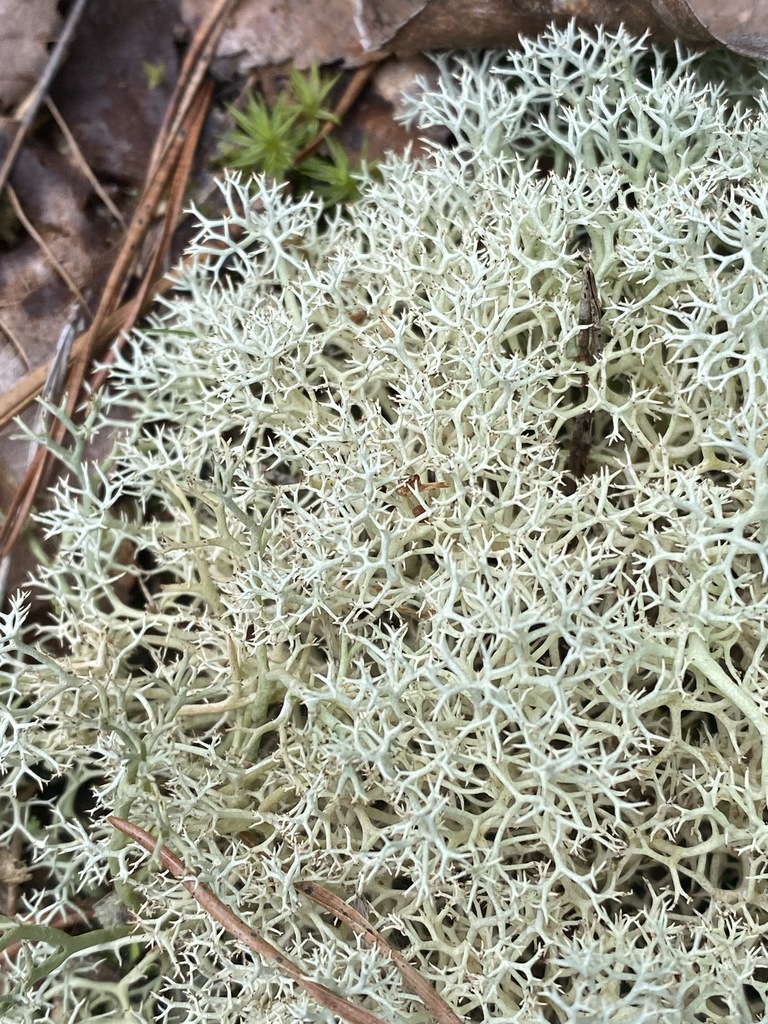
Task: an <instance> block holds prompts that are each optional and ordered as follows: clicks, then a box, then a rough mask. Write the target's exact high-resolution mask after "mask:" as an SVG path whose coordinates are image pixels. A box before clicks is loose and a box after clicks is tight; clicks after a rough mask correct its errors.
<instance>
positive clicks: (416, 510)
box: [396, 473, 450, 519]
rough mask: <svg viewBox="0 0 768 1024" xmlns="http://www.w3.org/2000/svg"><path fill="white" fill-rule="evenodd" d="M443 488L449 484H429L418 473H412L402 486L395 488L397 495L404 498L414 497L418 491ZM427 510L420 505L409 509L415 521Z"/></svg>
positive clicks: (439, 482)
mask: <svg viewBox="0 0 768 1024" xmlns="http://www.w3.org/2000/svg"><path fill="white" fill-rule="evenodd" d="M445 487H450V484H447V483H444V482H441V481H438V482H436V483H430V482H429V481H428V480H422V479H421V477H420V476H419V474H418V473H413V474H412V475H411V476H409V477H408V479H407V480H406V481H405V483H404V484H401V485H400V486H399V487H398V488H396V490H397V493H398V494H402V495H403V496H404V497H406V498H408V497H415V496H416V495H417V494H418V492H419V491H440V490H442V489H443V488H445ZM426 511H427V510H426V509H425V508H424V506H423V505H422V504H420V503H419V504H416V505H413V506H412V507H411V514H412V515H413V517H414V518H415V519H418V517H419V516H423V515H424V513H425V512H426Z"/></svg>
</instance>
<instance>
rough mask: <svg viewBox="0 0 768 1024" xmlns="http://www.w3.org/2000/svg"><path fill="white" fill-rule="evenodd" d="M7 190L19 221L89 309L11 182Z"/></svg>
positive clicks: (74, 293) (71, 289)
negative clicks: (28, 213) (30, 216)
mask: <svg viewBox="0 0 768 1024" xmlns="http://www.w3.org/2000/svg"><path fill="white" fill-rule="evenodd" d="M5 190H6V192H7V194H8V198H9V199H10V201H11V206H12V207H13V212H14V213H15V214H16V216H17V217H18V218H19V221H20V222H21V224H22V225H23V227H24V230H25V231H26V232H27V234H28V235H29V236H30V237H31V238H33V239H34V240H35V241H36V242H37V244H38V245H39V246H40V248H41V249H42V251H43V252H44V253H45V256H46V259H47V260H48V262H49V263H50V265H51V266H52V267H53V270H54V271H55V273H57V274H58V275H59V277H60V278H61V279H62V281H63V282H64V284H65V285H66V286H67V288H69V290H70V291H71V292H72V294H73V295H74V297H75V298H76V299H77V301H78V302H79V303H80V305H81V306H82V307H83V309H88V303H87V302H86V301H85V297H84V296H83V293H82V292H81V291H80V289H79V288H78V287H77V284H76V283H75V282H74V281H73V280H72V278H71V277H70V275H69V273H68V272H67V268H66V267H64V266H63V265H62V264H61V263H60V262H59V260H57V259H56V257H55V256H54V254H53V253H52V252H51V250H50V248H49V246H48V244H47V242H46V241H45V239H44V238H43V236H42V235H41V234H40V232H39V231H38V230H37V228H36V227H35V225H34V224H33V223H32V221H31V220H30V219H29V217H27V215H26V213H25V212H24V207H23V206H22V205H21V203H20V202H19V197H18V196H17V195H16V191H15V189H14V188H13V186H12V185H11V184H10V183H9V184H7V185H6V186H5ZM88 312H90V310H88Z"/></svg>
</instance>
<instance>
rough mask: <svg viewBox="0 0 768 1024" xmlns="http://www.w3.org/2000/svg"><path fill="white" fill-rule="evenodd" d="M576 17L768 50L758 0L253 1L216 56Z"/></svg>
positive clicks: (193, 6)
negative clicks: (728, 1) (724, 1)
mask: <svg viewBox="0 0 768 1024" xmlns="http://www.w3.org/2000/svg"><path fill="white" fill-rule="evenodd" d="M207 5H208V0H181V10H182V16H183V17H184V18H185V20H187V21H189V22H195V21H197V20H199V19H200V18H201V17H202V15H203V13H204V11H205V10H206V8H207ZM570 18H577V19H578V20H579V21H580V22H581V23H583V24H584V25H595V24H601V25H605V26H606V27H607V28H610V29H616V28H618V26H619V25H621V24H623V25H624V26H625V27H626V28H627V29H629V31H630V32H632V33H634V34H635V35H642V34H643V33H644V32H646V31H648V32H650V33H651V35H652V36H653V38H654V39H655V40H656V41H658V42H661V43H670V42H672V41H673V40H675V39H680V40H681V41H683V42H686V43H689V44H691V45H694V46H696V45H698V46H702V45H704V46H706V45H711V44H712V43H713V42H717V41H722V42H724V43H725V44H726V45H727V46H729V47H731V48H732V49H734V50H736V51H738V52H740V53H747V54H751V55H753V56H766V55H768V54H767V52H766V47H768V4H766V3H765V2H762V3H761V2H760V0H732V2H731V3H722V0H522V2H520V3H517V4H510V2H509V0H482V2H476V3H474V4H472V3H467V0H327V2H326V3H323V4H313V5H309V4H307V3H306V0H283V2H282V3H274V2H266V0H248V2H245V3H242V4H241V5H240V6H239V8H238V9H237V10H236V11H235V14H234V16H233V18H232V21H231V24H230V26H229V28H228V29H227V31H226V32H225V34H224V36H223V37H222V40H221V43H220V45H219V50H218V57H219V59H221V60H222V61H225V62H226V65H227V66H228V67H230V68H236V69H237V70H238V71H239V73H241V74H246V73H247V72H248V71H251V70H252V69H253V68H255V67H264V66H266V65H269V64H276V63H282V62H286V61H293V62H295V63H296V64H297V65H298V66H299V67H307V66H308V65H310V64H331V63H334V62H336V61H342V62H343V63H344V64H345V65H347V66H350V67H355V66H358V65H360V64H363V63H366V62H368V61H371V60H376V59H380V58H381V57H383V56H384V55H386V54H391V53H401V54H402V53H417V52H421V51H424V50H434V49H443V48H456V49H467V48H469V47H478V46H497V47H504V46H515V45H516V43H517V41H518V37H519V36H520V35H521V34H524V35H535V34H536V33H538V32H541V31H542V30H543V29H544V28H545V27H546V26H547V25H548V24H549V23H550V22H552V21H553V20H554V21H556V22H559V23H560V24H563V23H564V22H566V21H567V20H568V19H570Z"/></svg>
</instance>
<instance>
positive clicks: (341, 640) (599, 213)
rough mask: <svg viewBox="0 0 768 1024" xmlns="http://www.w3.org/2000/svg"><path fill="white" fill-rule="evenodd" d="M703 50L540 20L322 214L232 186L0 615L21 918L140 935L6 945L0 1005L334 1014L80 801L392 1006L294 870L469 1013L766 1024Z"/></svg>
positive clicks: (763, 305) (310, 967)
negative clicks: (24, 878) (10, 664)
mask: <svg viewBox="0 0 768 1024" xmlns="http://www.w3.org/2000/svg"><path fill="white" fill-rule="evenodd" d="M713 68H714V65H713V59H712V58H709V59H704V58H699V57H695V56H691V55H688V54H685V53H682V52H680V53H677V54H672V55H663V54H661V53H659V52H657V51H655V50H653V49H649V48H647V47H646V45H645V44H643V43H639V42H637V41H635V40H632V39H631V38H629V37H628V36H626V35H625V34H621V33H620V34H619V35H617V36H610V35H605V34H597V35H595V36H588V35H585V34H582V33H581V32H580V31H578V30H576V29H573V28H570V29H567V30H564V31H562V32H561V31H551V32H549V33H548V34H547V35H545V36H543V37H542V38H540V39H539V40H536V41H531V42H527V43H526V44H525V45H524V47H523V49H522V51H521V52H520V53H518V54H512V55H509V56H504V57H501V56H499V55H498V54H495V55H493V56H492V57H484V58H473V57H461V58H450V59H449V58H446V59H444V60H443V61H442V62H441V64H440V69H441V82H440V85H439V87H438V89H437V91H434V92H432V93H427V94H425V95H424V96H422V97H420V98H419V99H418V100H417V101H414V103H415V108H414V117H415V118H418V119H419V120H420V121H421V123H422V124H423V125H424V126H430V125H438V124H439V125H445V126H447V127H448V129H449V130H450V132H451V133H452V135H453V136H454V138H455V140H456V145H455V146H454V147H452V148H451V149H450V150H442V149H436V150H435V152H434V154H433V156H432V158H431V160H429V161H428V162H425V163H423V164H415V163H411V162H409V161H408V160H406V159H396V158H392V159H390V160H389V161H388V163H387V164H386V166H385V167H384V168H383V172H382V180H381V181H380V182H378V183H376V182H370V183H369V184H367V185H366V188H365V190H364V197H363V199H362V200H361V201H360V202H359V203H358V204H357V205H355V206H354V207H353V208H352V209H351V210H350V211H348V212H347V214H346V215H339V216H337V217H335V218H334V217H331V219H330V222H329V221H328V220H327V219H324V218H323V216H322V213H321V210H320V207H319V204H315V203H313V202H311V201H309V200H307V199H302V200H298V201H292V200H291V198H290V197H289V196H288V195H286V194H285V193H283V192H281V191H280V190H279V189H276V188H272V187H270V186H269V185H267V184H265V183H264V182H259V181H256V182H249V183H242V182H240V181H239V180H238V179H236V178H233V179H230V180H229V181H227V182H226V183H225V185H224V186H223V188H224V193H225V195H226V198H227V202H228V206H229V209H228V211H227V213H226V215H225V216H224V217H222V218H221V219H217V220H204V219H202V220H201V222H200V230H199V234H198V236H197V239H196V241H195V243H194V244H193V246H192V250H191V251H192V253H193V255H194V256H195V257H196V262H195V265H194V267H193V268H192V269H188V270H187V271H184V272H183V286H184V289H185V291H184V293H183V294H182V295H181V296H180V297H177V298H174V299H172V300H169V301H168V303H167V307H166V309H165V311H164V312H163V314H162V315H161V316H159V317H158V318H157V320H156V322H155V325H154V326H153V327H151V328H150V329H149V330H148V331H147V332H146V334H145V335H144V337H143V339H142V340H143V341H144V344H143V345H141V346H139V345H137V346H135V347H134V349H133V351H132V353H131V362H130V364H129V363H127V362H126V363H124V364H123V365H120V366H119V367H118V369H117V372H116V375H115V377H116V385H115V394H114V399H115V403H114V404H113V405H111V406H104V408H102V409H101V411H99V410H96V411H95V412H94V413H93V415H92V417H91V419H90V420H89V423H88V425H87V427H86V431H85V432H86V433H89V432H92V431H94V430H96V429H98V428H101V427H108V426H109V427H114V425H115V424H116V423H117V424H118V426H121V427H122V428H123V429H121V431H120V433H119V437H120V440H119V442H118V444H117V447H116V450H115V452H114V455H113V457H112V460H111V463H110V465H109V466H108V467H107V468H105V469H102V470H101V471H100V472H98V473H94V472H91V475H90V477H88V476H87V475H86V474H85V473H83V472H81V475H80V477H79V478H77V477H74V478H73V480H74V481H75V482H70V483H69V484H67V485H61V486H60V488H59V493H58V496H57V500H56V506H55V509H54V510H53V511H52V512H51V513H50V514H47V515H46V516H45V517H44V522H45V525H46V527H47V529H48V530H49V531H50V532H51V533H52V534H55V535H56V536H57V537H58V538H59V540H60V542H61V554H60V556H59V557H58V559H57V561H56V562H55V564H53V565H51V566H50V567H49V568H47V569H46V570H44V571H43V573H42V579H41V584H40V585H41V587H42V589H43V591H44V592H45V594H47V595H48V596H49V597H50V598H51V599H52V601H53V606H54V614H55V621H53V622H52V624H51V625H49V626H48V628H47V629H46V631H45V635H44V638H43V639H44V641H45V642H44V643H43V644H41V645H40V647H39V648H37V649H39V652H40V653H38V654H37V655H36V656H34V657H31V656H30V653H29V651H30V648H28V647H27V646H26V642H25V640H24V630H23V626H22V618H23V616H22V611H21V608H20V606H16V607H15V608H14V610H13V612H12V613H11V615H10V616H9V617H8V618H7V619H6V623H5V631H6V634H7V637H8V640H7V641H6V649H7V651H8V656H9V657H10V658H11V659H13V658H14V653H13V652H14V651H16V652H17V654H16V655H15V657H16V660H17V662H18V666H19V667H18V671H17V672H16V673H15V675H14V676H13V678H12V681H11V682H10V683H9V684H8V689H7V701H8V703H9V705H10V711H9V712H3V715H4V717H3V719H2V721H3V722H4V723H5V724H4V729H5V739H4V747H3V749H2V756H3V763H4V764H5V766H6V779H5V796H4V798H3V805H2V806H3V808H4V812H3V813H4V821H5V826H6V830H7V831H6V836H10V834H11V833H15V834H18V833H19V832H20V833H21V834H22V835H25V836H27V837H28V839H29V845H28V849H29V858H30V860H31V861H32V862H33V864H34V866H36V867H39V868H42V869H45V870H46V871H47V872H48V875H47V877H48V879H49V881H48V884H47V887H43V888H42V889H41V890H40V892H39V894H38V895H34V891H33V892H32V895H28V896H27V905H26V906H24V907H23V908H22V909H23V913H22V914H20V917H23V918H24V919H32V918H34V919H35V920H38V921H39V920H43V921H50V920H52V919H53V917H54V916H55V913H56V912H57V911H61V910H65V909H69V908H71V906H72V903H73V901H76V900H79V899H82V898H83V896H87V895H90V894H100V895H103V893H104V892H105V891H107V890H108V889H109V888H111V887H112V886H113V885H114V884H116V883H117V884H118V889H119V892H120V893H122V894H123V895H124V896H125V894H126V893H130V892H133V893H134V895H135V896H136V902H135V908H136V912H137V922H138V923H137V926H136V927H137V929H138V930H137V931H136V932H135V933H134V934H133V935H131V936H130V938H128V939H121V940H120V943H117V942H116V943H115V944H116V945H120V944H121V943H122V948H123V954H122V955H123V957H124V958H125V963H126V966H125V975H126V977H125V980H124V981H122V982H121V983H120V984H115V983H112V984H111V987H110V986H107V985H106V984H105V983H100V982H99V976H98V974H97V973H96V972H95V968H94V960H93V957H91V959H90V960H88V959H87V958H83V960H82V962H81V961H78V959H77V957H74V958H70V960H69V961H67V962H66V963H64V964H63V965H62V966H59V967H58V968H56V969H55V970H51V971H50V972H48V974H47V976H46V977H44V978H43V979H42V980H37V984H36V987H33V986H31V985H30V984H29V983H28V979H29V977H30V976H31V972H32V971H33V970H34V967H35V965H36V964H40V963H41V962H43V961H44V960H45V958H46V957H47V956H50V952H51V950H50V947H46V946H45V945H44V944H42V943H38V944H36V945H35V944H31V945H28V946H27V947H26V955H25V956H24V957H20V958H17V959H16V961H15V965H14V967H13V968H12V969H9V970H10V972H11V973H10V975H9V977H10V978H11V982H12V985H13V986H15V991H16V993H17V994H16V995H15V996H14V997H13V1000H12V1001H11V1002H9V1003H8V1004H7V1007H8V1009H7V1012H8V1013H9V1014H11V1016H10V1017H9V1019H12V1020H19V1021H21V1020H24V1021H27V1020H32V1019H35V1020H36V1021H41V1020H53V1019H54V1018H55V1019H56V1020H67V1021H69V1020H73V1021H74V1020H78V1021H79V1020H87V1021H91V1020H93V1021H96V1020H99V1021H101V1020H109V1021H117V1020H120V1021H147V1022H149V1021H153V1022H154V1021H162V1022H167V1024H175V1022H181V1021H183V1022H192V1024H196V1022H201V1021H214V1020H216V1021H219V1022H221V1021H227V1022H230V1021H236V1020H248V1021H254V1022H256V1021H264V1022H278V1021H280V1022H283V1021H285V1022H287V1021H291V1020H294V1021H298V1020H299V1019H308V1018H307V1016H306V1015H307V1014H309V1015H310V1016H311V1018H312V1019H318V1020H320V1019H322V1020H330V1019H331V1017H330V1015H329V1014H328V1013H327V1012H326V1011H324V1010H321V1009H319V1008H318V1007H316V1006H315V1004H314V1003H312V1002H311V1001H310V1000H309V999H308V997H307V996H306V995H304V994H303V993H301V992H300V991H299V990H298V989H297V988H296V986H295V985H294V984H293V983H292V982H290V981H289V980H285V979H283V978H281V977H280V975H279V974H278V973H276V971H275V970H274V969H273V968H272V967H266V966H264V965H262V964H260V963H258V962H257V961H255V960H254V959H252V958H251V957H250V956H246V957H243V956H241V955H240V954H239V953H238V951H237V948H236V944H235V943H234V942H231V943H228V942H225V941H222V938H221V933H220V932H217V930H216V926H214V925H213V924H211V923H210V922H209V921H208V919H207V918H206V917H205V915H204V914H203V913H202V911H200V910H199V908H198V907H197V905H196V904H195V903H194V902H193V901H192V899H191V897H190V896H189V895H188V893H187V892H186V890H185V889H183V888H182V887H181V885H180V883H178V882H174V881H173V880H172V879H169V878H168V877H167V876H166V875H164V874H163V873H162V872H160V871H158V870H157V868H156V866H155V865H153V864H151V863H150V862H149V860H148V858H147V857H146V855H145V854H143V853H141V852H139V851H137V850H134V849H132V848H127V847H124V846H123V845H122V843H121V841H119V840H118V839H116V838H115V836H114V833H113V832H112V830H111V829H110V827H109V826H108V824H107V823H106V815H108V814H110V813H117V814H119V815H121V816H123V817H125V818H129V819H130V820H132V821H134V822H136V823H138V824H140V825H142V826H143V827H145V828H147V829H150V830H151V831H153V832H155V833H156V834H159V835H162V836H164V837H166V838H168V839H169V842H171V843H172V845H173V846H174V847H175V848H176V849H177V851H178V852H179V853H180V854H181V855H182V857H183V858H184V860H185V862H186V864H187V865H188V866H189V867H190V869H194V870H196V871H198V872H200V873H201V876H202V877H203V878H204V880H205V881H206V882H207V883H208V884H210V885H212V886H213V887H214V888H215V890H216V891H217V892H218V893H219V894H220V895H221V897H222V898H223V899H225V900H226V901H227V902H229V903H230V905H232V906H236V907H238V908H239V909H240V911H241V912H242V913H243V915H244V916H245V917H246V918H247V920H248V922H249V923H250V924H251V925H252V926H253V927H254V928H255V930H256V931H257V932H259V933H260V934H262V935H264V936H265V937H268V938H270V939H271V940H272V941H274V942H276V943H277V944H279V945H280V946H281V948H282V949H283V950H284V951H285V952H286V953H288V954H289V955H291V956H293V957H295V958H296V959H297V960H298V961H299V962H300V963H301V965H302V966H303V968H304V969H305V970H306V971H307V973H308V974H309V975H310V976H311V977H313V978H314V979H316V980H318V981H321V982H323V983H324V984H327V985H328V986H330V987H331V988H333V989H335V990H336V991H339V992H343V993H344V994H345V995H347V996H348V997H349V998H350V999H352V1000H353V1001H355V1002H358V1003H360V1004H361V1005H365V1006H368V1007H369V1008H370V1009H371V1010H373V1011H375V1012H377V1013H380V1014H381V1015H382V1016H384V1017H386V1018H387V1019H389V1020H392V1021H407V1022H421V1021H425V1020H427V1019H428V1016H429V1015H428V1014H427V1011H426V1010H425V1009H424V1008H423V1007H422V1006H421V1004H420V1003H419V1002H418V1000H416V999H414V998H413V997H411V996H410V995H409V994H408V993H407V992H405V991H404V989H403V986H402V983H401V981H400V979H399V976H398V975H397V974H396V973H395V972H394V971H393V968H392V966H391V964H390V963H389V962H388V961H387V960H386V959H384V958H383V957H382V956H381V955H380V954H378V953H376V952H375V951H371V950H370V949H367V948H366V947H365V946H364V945H362V944H361V943H356V941H355V939H354V938H353V937H352V936H351V935H350V933H348V932H347V931H345V930H344V929H343V928H340V927H338V926H337V923H336V922H335V920H333V919H332V918H330V917H321V916H319V915H318V913H317V912H316V911H315V910H313V908H312V906H311V905H310V904H308V903H306V902H305V901H304V900H302V899H301V898H300V896H299V895H298V893H297V892H296V890H295V889H294V887H293V885H292V880H293V879H296V878H302V879H313V880H317V881H319V882H321V883H322V884H324V885H327V886H328V887H330V888H331V889H333V890H334V891H335V892H337V893H338V894H339V895H341V896H342V897H343V898H345V899H348V900H352V899H354V898H355V897H362V898H364V900H365V901H366V905H367V907H368V913H369V915H370V919H371V922H372V923H373V924H374V925H375V926H376V927H377V928H379V929H380V930H381V931H382V932H383V934H385V935H387V936H388V937H389V938H390V939H391V941H392V942H393V943H394V944H395V945H397V946H399V948H401V949H402V950H403V951H404V953H405V955H406V956H407V958H408V959H409V961H410V962H411V963H412V964H413V965H414V966H416V967H417V968H418V970H419V971H420V973H421V974H422V975H423V976H424V977H426V978H427V979H429V980H430V981H431V982H432V983H433V984H434V986H435V987H436V988H437V989H438V991H439V992H440V993H441V995H442V996H443V997H444V998H445V1000H446V1001H447V1002H448V1003H449V1004H450V1005H451V1006H453V1007H454V1009H455V1010H456V1011H457V1012H458V1013H459V1014H460V1015H468V1016H467V1019H468V1020H473V1021H489V1022H490V1021H506V1022H510V1024H544V1022H566V1021H567V1022H574V1024H575V1022H597V1021H612V1022H614V1021H615V1022H623V1021H631V1022H633V1024H639V1022H644V1021H648V1022H651V1021H653V1022H654V1024H655V1022H669V1024H679V1021H681V1020H691V1021H693V1020H696V1021H701V1022H708V1021H737V1020H738V1021H752V1020H760V1019H763V1014H764V1013H765V1012H766V1003H768V953H767V952H766V947H765V940H764V932H765V927H766V913H767V910H766V908H767V907H768V861H767V860H766V856H767V855H768V826H767V824H766V822H768V806H767V795H768V660H766V646H767V645H768V630H767V629H766V622H767V617H768V554H767V549H766V540H767V539H768V536H767V535H768V477H767V475H766V469H767V463H768V399H767V397H766V387H768V269H767V263H768V256H767V255H766V254H767V253H768V216H767V215H768V155H767V154H768V121H767V120H766V118H767V117H768V99H767V98H766V94H765V92H764V91H763V78H762V73H761V71H760V70H759V69H754V68H751V69H747V70H744V69H742V70H741V71H740V72H738V71H737V70H735V69H734V68H733V67H731V66H729V65H727V64H726V63H723V64H722V66H721V67H718V68H714V70H713ZM744 76H748V77H744ZM724 77H725V79H726V81H725V84H723V79H724ZM713 83H718V84H713ZM739 97H744V99H743V100H742V99H740V98H739ZM585 268H588V269H585ZM592 278H593V279H594V288H593V287H592ZM585 310H586V311H587V314H588V315H587V316H586V319H585V315H584V312H585ZM78 481H79V482H78ZM22 654H24V655H25V658H24V659H22ZM22 660H23V661H24V663H23V664H22ZM43 771H45V772H47V773H48V774H50V772H51V771H53V772H54V773H61V774H62V775H63V776H64V778H65V780H66V786H65V787H63V788H64V793H63V795H58V796H54V797H51V798H50V802H49V804H48V805H46V808H45V810H46V815H47V816H46V818H45V821H46V822H50V823H51V825H52V827H51V828H50V829H49V831H48V832H46V831H44V829H43V827H42V825H41V824H40V823H39V822H40V820H41V819H40V815H41V802H42V800H43V797H42V796H41V798H40V800H37V801H36V800H34V799H33V800H28V799H25V800H21V799H20V798H19V799H17V800H16V801H14V795H13V794H14V791H15V788H16V787H19V790H18V791H19V797H20V795H21V791H22V789H24V788H25V787H26V789H28V787H29V785H30V779H33V778H34V777H35V774H36V773H41V772H43ZM83 787H90V790H91V797H90V799H91V801H92V803H93V802H95V807H93V806H92V807H91V809H90V811H89V815H90V816H84V815H83V814H82V813H80V814H78V809H77V805H76V802H75V800H74V798H73V796H74V794H75V792H76V791H77V790H78V788H80V789H81V790H82V788H83ZM243 833H245V836H244V835H243ZM170 837H173V838H172V839H171V838H170ZM246 839H247V841H246ZM110 851H111V852H110ZM52 886H53V888H52ZM137 940H138V941H139V942H140V943H143V944H142V945H139V946H131V947H128V946H126V943H127V942H132V943H133V942H136V941H137ZM129 949H132V950H133V956H134V957H136V958H138V959H137V960H136V961H131V960H130V957H129V953H128V950H129ZM102 955H105V954H102ZM25 979H27V981H25ZM19 993H20V994H19ZM46 1008H47V1009H46ZM14 1014H15V1016H14ZM43 1014H45V1015H44V1016H43ZM100 1014H101V1016H100ZM110 1014H111V1015H110Z"/></svg>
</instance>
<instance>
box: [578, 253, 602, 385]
mask: <svg viewBox="0 0 768 1024" xmlns="http://www.w3.org/2000/svg"><path fill="white" fill-rule="evenodd" d="M602 316H603V311H602V309H601V308H600V298H599V296H598V294H597V284H596V282H595V275H594V274H593V273H592V267H590V265H589V264H588V263H587V264H585V265H584V274H583V277H582V283H581V302H580V304H579V362H581V363H586V364H587V366H593V365H594V362H595V359H596V358H597V357H598V356H599V355H600V353H601V351H602V349H603V340H602V336H601V331H600V320H601V319H602Z"/></svg>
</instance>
